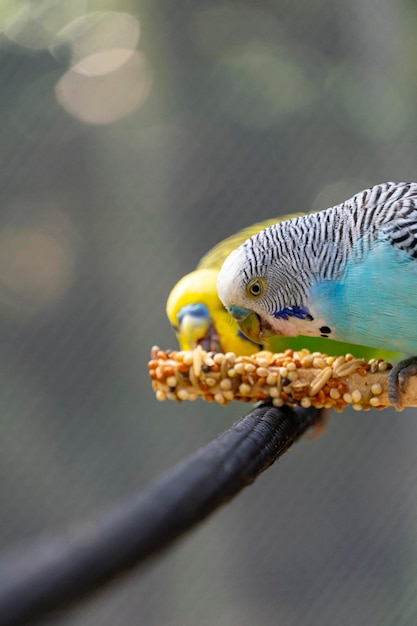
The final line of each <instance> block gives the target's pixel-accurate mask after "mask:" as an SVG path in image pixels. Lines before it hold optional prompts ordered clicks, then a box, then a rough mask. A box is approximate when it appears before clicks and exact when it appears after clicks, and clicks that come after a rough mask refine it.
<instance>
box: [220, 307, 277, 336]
mask: <svg viewBox="0 0 417 626" xmlns="http://www.w3.org/2000/svg"><path fill="white" fill-rule="evenodd" d="M228 311H229V313H230V315H231V316H232V317H233V319H234V320H236V322H237V324H238V326H239V328H240V330H241V332H242V333H243V334H244V335H245V337H247V338H248V339H249V340H250V341H252V342H253V343H256V344H258V345H259V344H260V345H263V344H264V343H266V341H267V339H268V338H269V337H272V336H273V335H275V334H276V333H274V332H272V330H271V327H270V326H269V324H268V323H266V322H265V321H264V320H262V319H261V317H260V316H259V315H258V314H257V313H255V312H254V311H251V310H250V309H246V308H244V307H239V306H235V305H231V306H229V307H228Z"/></svg>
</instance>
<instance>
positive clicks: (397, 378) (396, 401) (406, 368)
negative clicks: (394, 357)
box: [388, 356, 417, 411]
mask: <svg viewBox="0 0 417 626" xmlns="http://www.w3.org/2000/svg"><path fill="white" fill-rule="evenodd" d="M416 375H417V356H411V357H409V358H408V359H403V360H402V361H400V362H399V363H397V365H395V366H394V367H393V368H392V370H391V371H390V373H389V377H388V398H389V401H390V402H391V403H392V404H393V405H394V406H395V408H396V409H397V411H402V410H403V408H404V406H403V403H402V400H401V394H403V393H404V392H405V389H406V386H407V382H408V379H409V378H411V376H416Z"/></svg>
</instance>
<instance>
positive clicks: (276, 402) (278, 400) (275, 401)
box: [272, 398, 284, 407]
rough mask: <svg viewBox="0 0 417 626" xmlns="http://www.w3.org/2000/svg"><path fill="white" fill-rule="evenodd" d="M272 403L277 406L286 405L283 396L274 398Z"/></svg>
mask: <svg viewBox="0 0 417 626" xmlns="http://www.w3.org/2000/svg"><path fill="white" fill-rule="evenodd" d="M272 404H273V405H274V406H277V407H280V406H284V400H283V399H282V398H274V399H273V400H272Z"/></svg>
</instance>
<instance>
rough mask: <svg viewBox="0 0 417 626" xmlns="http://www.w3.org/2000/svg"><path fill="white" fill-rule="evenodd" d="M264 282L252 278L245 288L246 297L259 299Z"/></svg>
mask: <svg viewBox="0 0 417 626" xmlns="http://www.w3.org/2000/svg"><path fill="white" fill-rule="evenodd" d="M264 289H265V282H264V281H263V280H262V279H261V278H254V279H253V280H251V281H250V282H249V283H248V284H247V286H246V292H247V294H248V296H250V297H252V298H259V296H261V295H262V294H263V292H264Z"/></svg>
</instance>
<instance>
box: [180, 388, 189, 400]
mask: <svg viewBox="0 0 417 626" xmlns="http://www.w3.org/2000/svg"><path fill="white" fill-rule="evenodd" d="M188 396H189V393H188V391H187V390H186V389H178V391H177V398H178V400H188Z"/></svg>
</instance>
